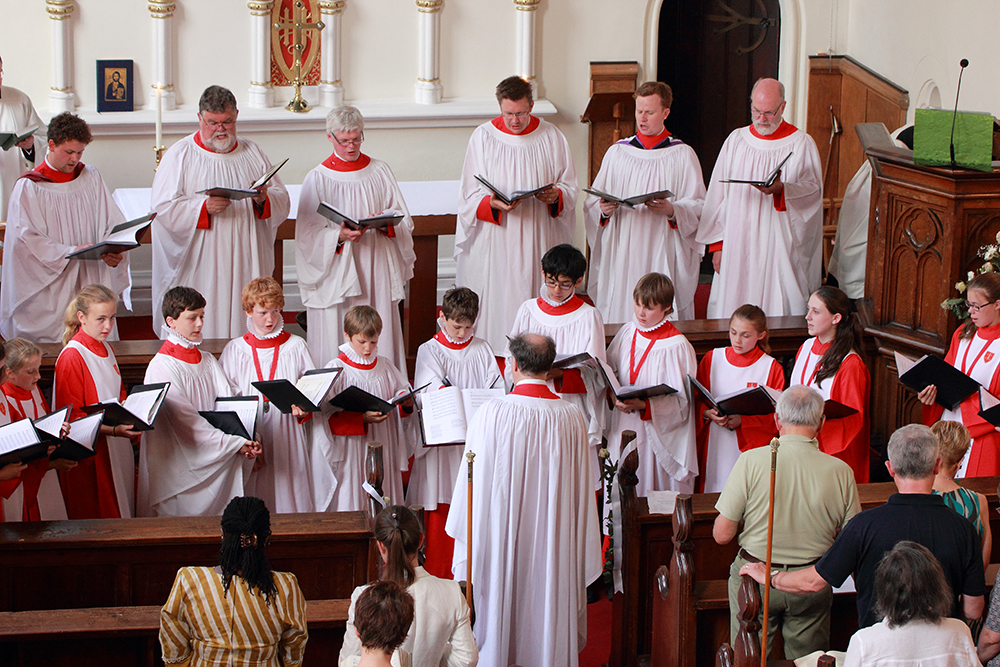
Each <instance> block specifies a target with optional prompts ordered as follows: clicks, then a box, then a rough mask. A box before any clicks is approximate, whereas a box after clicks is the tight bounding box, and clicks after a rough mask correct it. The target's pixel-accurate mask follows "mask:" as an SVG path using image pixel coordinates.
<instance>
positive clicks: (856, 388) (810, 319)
mask: <svg viewBox="0 0 1000 667" xmlns="http://www.w3.org/2000/svg"><path fill="white" fill-rule="evenodd" d="M807 308H808V309H807V311H806V325H807V329H808V331H809V335H810V336H812V338H809V339H807V340H806V342H804V343H803V344H802V347H800V348H799V351H798V353H797V354H796V355H795V366H794V368H792V378H791V381H790V382H789V384H790V385H796V384H804V385H806V386H807V387H812V388H813V389H815V390H816V391H818V392H819V393H820V395H821V396H822V397H823V399H824V400H834V401H837V402H838V403H842V404H844V405H846V406H847V407H850V408H854V409H855V410H857V412H855V413H854V414H852V415H848V416H846V417H840V418H838V419H828V420H827V421H826V424H825V425H824V426H823V431H822V433H820V435H819V448H820V450H821V451H823V452H825V453H827V454H832V455H833V456H836V457H837V458H838V459H840V460H842V461H844V462H845V463H847V465H849V466H851V469H852V470H854V478H855V479H856V480H857V482H858V484H864V483H866V482H867V481H868V436H869V427H868V389H869V385H870V383H871V380H870V378H869V375H868V367H867V366H865V362H864V361H863V360H862V359H861V356H860V355H861V354H863V349H864V348H863V343H862V341H861V324H860V322H858V316H857V313H852V312H851V301H850V299H848V298H847V295H846V294H844V293H843V292H841V291H840V290H839V289H837V288H836V287H829V286H823V287H820V288H819V289H818V290H816V291H815V292H813V293H812V296H810V297H809V303H808V306H807Z"/></svg>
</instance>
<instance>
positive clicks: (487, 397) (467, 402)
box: [462, 388, 504, 427]
mask: <svg viewBox="0 0 1000 667" xmlns="http://www.w3.org/2000/svg"><path fill="white" fill-rule="evenodd" d="M503 396H504V390H503V389H499V388H497V389H463V390H462V408H463V409H464V411H465V423H466V427H468V425H469V424H471V423H472V418H473V417H474V416H475V414H476V411H477V410H479V408H480V407H481V406H482V405H483V404H484V403H487V402H489V401H492V400H493V399H494V398H503Z"/></svg>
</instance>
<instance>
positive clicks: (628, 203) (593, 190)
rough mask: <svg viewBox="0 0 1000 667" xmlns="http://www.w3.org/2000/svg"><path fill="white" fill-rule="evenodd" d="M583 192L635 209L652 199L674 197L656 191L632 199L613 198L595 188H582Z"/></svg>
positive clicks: (668, 192)
mask: <svg viewBox="0 0 1000 667" xmlns="http://www.w3.org/2000/svg"><path fill="white" fill-rule="evenodd" d="M583 191H584V192H589V193H590V194H592V195H594V196H595V197H600V198H601V199H603V200H605V201H610V202H614V203H615V204H621V205H622V206H628V207H629V208H635V207H636V206H638V205H639V204H645V203H646V202H650V201H653V200H654V199H666V198H667V197H673V196H674V193H673V192H671V191H670V190H657V191H656V192H647V193H646V194H644V195H635V196H634V197H615V196H614V195H609V194H608V193H607V192H601V191H600V190H598V189H596V188H584V189H583Z"/></svg>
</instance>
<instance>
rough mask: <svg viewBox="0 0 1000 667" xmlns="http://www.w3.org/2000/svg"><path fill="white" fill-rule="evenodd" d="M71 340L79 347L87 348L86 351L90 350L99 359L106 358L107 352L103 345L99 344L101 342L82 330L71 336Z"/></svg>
mask: <svg viewBox="0 0 1000 667" xmlns="http://www.w3.org/2000/svg"><path fill="white" fill-rule="evenodd" d="M73 340H75V341H76V342H77V343H79V344H80V345H83V346H84V347H85V348H87V349H88V350H90V351H91V352H93V353H94V354H96V355H97V356H99V357H106V356H108V350H107V348H105V347H104V344H103V343H101V341H99V340H97V339H96V338H94V337H93V336H91V335H90V334H88V333H86V332H85V331H84V330H83V329H80V330H79V331H77V332H76V335H75V336H73Z"/></svg>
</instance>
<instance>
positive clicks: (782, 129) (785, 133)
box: [750, 120, 799, 141]
mask: <svg viewBox="0 0 1000 667" xmlns="http://www.w3.org/2000/svg"><path fill="white" fill-rule="evenodd" d="M798 129H799V128H797V127H795V126H794V125H792V124H791V123H789V122H788V121H787V120H783V121H781V125H779V126H778V129H777V130H775V131H774V132H772V133H771V134H768V135H764V134H761V133H760V132H758V131H757V128H756V127H754V126H753V123H751V124H750V134H752V135H753V136H755V137H757V138H758V139H763V140H764V141H775V140H777V139H784V138H785V137H790V136H792V135H793V134H795V133H796V132H798Z"/></svg>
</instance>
